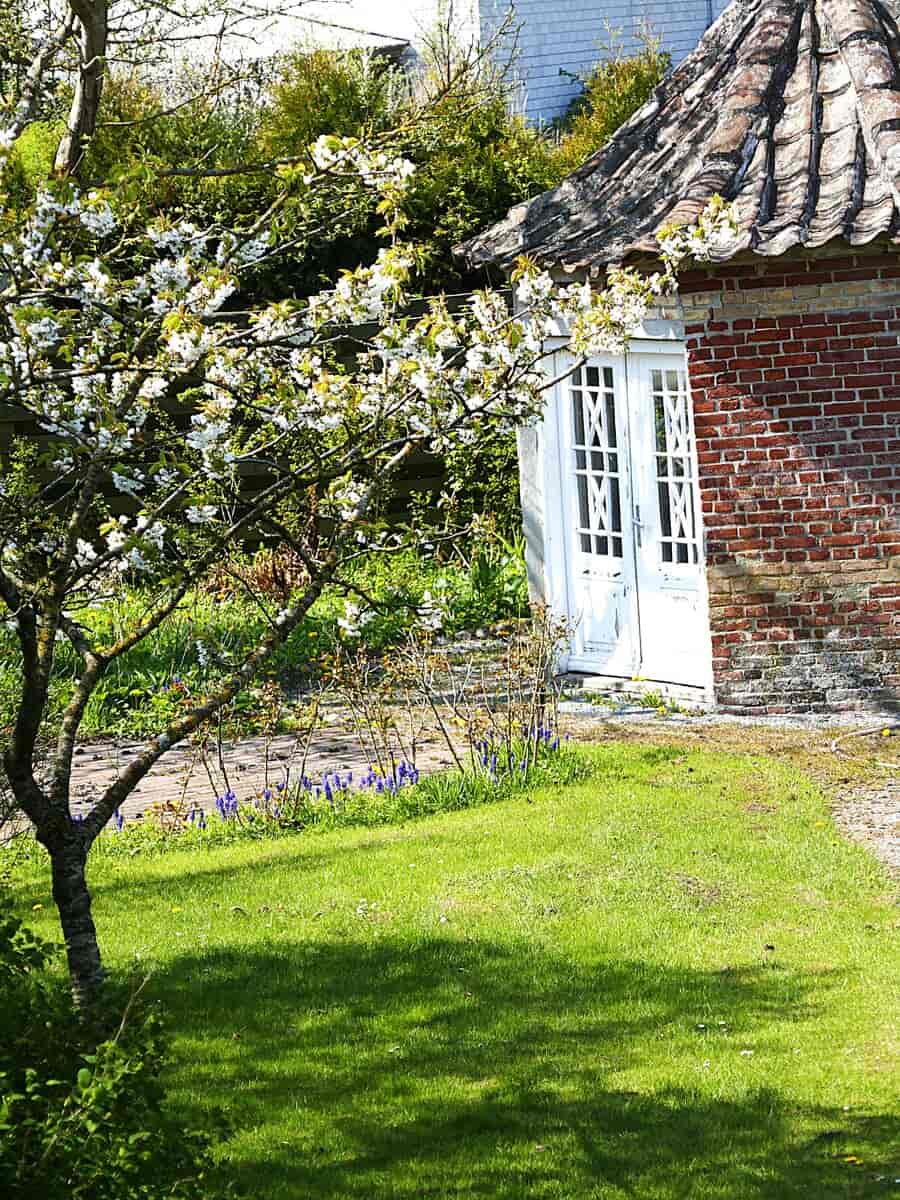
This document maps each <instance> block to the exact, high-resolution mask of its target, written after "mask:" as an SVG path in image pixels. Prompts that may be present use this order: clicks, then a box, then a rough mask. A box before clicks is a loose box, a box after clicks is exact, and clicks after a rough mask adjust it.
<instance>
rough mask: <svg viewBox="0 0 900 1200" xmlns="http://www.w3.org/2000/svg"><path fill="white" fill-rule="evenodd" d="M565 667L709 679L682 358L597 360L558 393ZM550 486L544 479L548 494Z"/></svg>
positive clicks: (665, 352)
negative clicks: (567, 632) (568, 634)
mask: <svg viewBox="0 0 900 1200" xmlns="http://www.w3.org/2000/svg"><path fill="white" fill-rule="evenodd" d="M556 435H557V439H558V442H557V449H558V454H557V456H556V462H557V464H558V470H559V472H560V475H561V477H562V478H561V483H562V488H561V493H562V500H563V504H562V508H563V523H564V526H565V536H564V538H563V546H562V549H563V557H564V560H565V571H566V577H567V578H566V606H567V610H568V615H569V618H570V620H571V621H572V623H573V625H574V626H575V631H574V635H573V640H572V645H571V651H570V655H569V668H570V669H571V670H576V671H589V672H593V673H597V674H602V675H611V676H617V677H624V678H632V677H635V676H640V677H642V678H644V679H647V680H654V681H658V682H664V683H673V684H681V685H686V686H695V687H703V686H706V685H707V684H708V682H709V678H710V674H711V651H710V640H709V625H708V616H707V609H706V594H705V581H704V578H703V560H702V543H701V536H700V526H699V509H698V503H697V493H696V486H697V484H696V467H695V462H696V457H695V451H694V439H693V423H692V417H691V406H690V396H689V392H688V384H687V372H686V365H685V360H684V355H683V354H677V353H672V352H671V350H670V349H669V348H668V347H666V346H662V347H654V348H652V349H651V350H644V351H635V352H630V353H629V354H627V355H626V356H624V357H623V358H609V359H593V360H591V362H590V363H589V364H588V365H587V366H583V367H580V368H578V369H577V370H576V371H575V372H574V373H573V374H572V375H571V376H570V377H569V378H568V379H567V380H566V381H565V382H564V383H563V384H562V385H561V386H560V390H559V394H558V403H557V429H556ZM553 484H554V480H553V479H552V478H550V477H549V475H548V478H547V480H546V486H547V487H548V489H551V488H553Z"/></svg>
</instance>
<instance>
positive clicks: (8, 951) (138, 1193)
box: [0, 899, 211, 1200]
mask: <svg viewBox="0 0 900 1200" xmlns="http://www.w3.org/2000/svg"><path fill="white" fill-rule="evenodd" d="M55 954H56V950H55V948H54V947H53V946H51V945H50V944H48V943H47V942H45V941H42V940H41V939H39V938H37V937H35V936H34V935H33V934H32V933H31V932H30V931H29V930H28V929H27V928H25V926H24V925H23V924H22V922H21V921H20V920H19V919H18V918H16V917H15V916H14V915H13V914H12V912H11V911H10V909H9V906H8V904H7V903H6V901H5V900H3V899H0V985H2V992H3V1005H2V1006H0V1194H2V1195H3V1196H4V1197H6V1198H8V1200H36V1198H37V1197H40V1198H41V1200H163V1198H164V1197H166V1198H169V1200H172V1198H176V1197H178V1198H182V1200H189V1198H196V1200H201V1198H202V1197H207V1198H208V1197H209V1196H210V1192H209V1190H208V1188H207V1186H206V1172H207V1170H208V1168H209V1166H210V1164H211V1158H210V1139H209V1137H208V1136H207V1134H205V1133H202V1132H199V1131H193V1130H186V1129H185V1128H184V1127H183V1124H182V1123H181V1122H180V1121H179V1120H178V1119H177V1117H176V1116H175V1114H173V1113H172V1112H171V1111H170V1109H169V1108H168V1107H167V1105H166V1097H165V1090H164V1087H163V1084H162V1081H161V1075H162V1071H163V1066H164V1062H165V1045H166V1043H165V1040H164V1039H163V1037H162V1036H161V1032H160V1024H159V1020H158V1018H157V1017H156V1016H155V1015H153V1014H152V1013H151V1012H148V1011H143V1012H141V1011H140V1009H139V1006H138V1005H134V1006H132V1011H131V1012H130V1013H129V1014H128V1017H127V1019H125V1020H123V1019H122V1018H121V1012H122V1009H121V1007H119V1009H118V1012H117V1013H116V1017H115V1023H114V1025H113V1027H112V1028H113V1029H115V1032H112V1029H107V1030H106V1031H101V1032H100V1033H98V1032H97V1029H96V1025H93V1024H90V1025H89V1024H87V1023H83V1022H80V1021H78V1020H77V1019H76V1018H75V1017H74V1015H73V1013H72V1009H71V1002H70V1000H69V997H68V994H67V993H66V992H65V990H64V987H63V984H62V983H61V982H60V981H59V979H58V978H55V977H53V976H52V975H51V974H50V973H49V970H48V968H49V967H50V966H51V964H52V962H53V959H54V957H55ZM110 987H111V989H112V985H110ZM113 994H114V993H113ZM115 1007H116V1006H115V1005H114V1006H113V1008H115ZM126 1011H127V1010H126Z"/></svg>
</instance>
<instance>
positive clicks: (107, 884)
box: [13, 745, 900, 1200]
mask: <svg viewBox="0 0 900 1200" xmlns="http://www.w3.org/2000/svg"><path fill="white" fill-rule="evenodd" d="M592 753H593V755H594V757H595V761H596V767H597V774H596V775H595V776H594V777H593V778H592V779H591V780H590V781H589V782H585V783H582V784H578V785H574V786H571V787H569V788H566V789H558V788H557V789H544V790H538V791H535V792H534V793H533V794H531V795H530V796H528V797H523V798H520V799H513V800H508V801H505V802H503V803H501V804H497V805H494V806H486V807H481V808H477V809H473V810H469V811H466V812H458V813H452V814H448V815H444V816H437V817H430V818H428V819H426V820H421V821H417V822H413V823H410V824H407V825H404V826H400V827H397V826H392V827H385V828H378V829H352V830H341V831H330V832H322V833H311V834H303V835H299V836H297V837H292V838H285V839H282V840H279V841H270V842H260V843H249V844H247V843H245V844H238V845H232V846H227V847H221V848H212V849H209V850H206V851H204V852H203V854H202V855H200V854H197V853H189V852H174V853H172V854H170V855H167V856H164V857H157V858H153V859H149V860H147V861H143V860H141V859H140V858H136V859H134V860H130V861H125V860H122V859H119V858H111V859H108V860H106V861H103V862H100V863H98V864H97V866H96V868H95V870H94V873H93V887H94V892H95V897H96V900H95V915H96V918H97V922H98V926H99V929H100V932H101V939H102V942H103V945H104V947H105V952H106V956H107V960H108V962H109V963H110V964H112V965H114V966H115V967H116V968H117V969H119V970H122V971H124V970H128V969H131V968H135V967H136V968H137V969H138V970H140V971H145V970H147V969H152V970H154V972H155V974H154V976H153V979H152V982H151V984H150V989H151V990H152V991H153V993H154V994H155V996H156V997H157V998H158V999H159V1001H160V1002H161V1004H162V1006H163V1007H164V1009H165V1011H166V1012H167V1013H168V1015H169V1018H170V1021H171V1024H172V1026H173V1027H174V1030H175V1032H176V1042H175V1064H174V1068H173V1080H172V1084H173V1094H174V1097H175V1099H176V1101H177V1103H178V1104H179V1105H180V1106H182V1107H183V1110H184V1112H185V1119H186V1121H188V1122H191V1123H193V1122H197V1121H200V1122H203V1121H205V1120H207V1119H209V1115H210V1113H211V1111H212V1110H213V1109H214V1108H216V1107H217V1106H221V1105H227V1106H228V1107H229V1109H230V1111H231V1114H232V1117H233V1120H234V1121H235V1125H236V1130H235V1133H234V1135H233V1136H232V1137H231V1138H230V1140H229V1141H228V1142H227V1143H225V1144H224V1145H223V1148H222V1152H221V1153H222V1171H223V1177H224V1178H228V1179H235V1180H236V1181H237V1182H238V1183H239V1184H240V1185H242V1186H244V1187H245V1188H246V1189H247V1191H248V1192H249V1193H250V1194H252V1195H255V1196H261V1197H266V1198H267V1200H287V1198H291V1200H293V1198H306V1197H311V1198H326V1197H327V1198H334V1200H337V1198H342V1200H356V1198H358V1200H370V1198H373V1197H391V1198H397V1200H401V1198H402V1200H407V1198H409V1200H412V1198H413V1197H426V1196H427V1197H432V1198H435V1197H471V1196H479V1197H481V1196H483V1197H499V1198H501V1200H521V1198H523V1197H528V1198H529V1200H532V1198H533V1200H544V1198H550V1197H553V1198H559V1200H564V1198H565V1200H574V1198H585V1200H587V1198H592V1200H593V1198H602V1200H625V1198H626V1197H628V1198H629V1200H632V1198H634V1197H638V1198H640V1200H677V1198H682V1197H685V1198H687V1197H690V1198H691V1200H745V1198H746V1200H756V1198H759V1200H782V1198H792V1200H793V1198H797V1200H799V1198H801V1197H804V1198H806V1197H811V1196H814V1197H816V1198H817V1200H828V1198H832V1197H834V1198H837V1197H841V1198H843V1197H848V1198H850V1197H869V1196H881V1195H891V1194H896V1192H897V1187H898V1185H896V1183H895V1181H896V1180H897V1178H898V1177H900V1162H898V1160H897V1157H896V1156H897V1150H898V1130H900V1122H898V1117H897V1084H896V1079H897V1074H896V1068H897V1050H898V1042H897V1029H898V1027H900V1005H898V1001H897V991H896V980H897V971H898V966H900V962H898V956H897V953H896V949H895V948H892V944H891V939H892V937H893V936H895V934H896V926H897V916H896V909H895V908H894V907H892V897H891V894H890V889H889V887H888V883H887V880H886V879H885V877H884V875H883V874H882V872H881V870H880V869H879V868H878V867H877V865H876V864H875V863H874V862H873V860H871V859H870V858H869V857H868V856H867V855H866V854H865V853H864V852H863V851H862V850H860V849H859V848H857V847H853V846H851V845H849V844H848V843H846V842H844V841H843V840H841V839H839V838H838V837H837V835H836V832H835V829H834V827H833V826H832V824H831V822H830V819H829V817H828V815H827V808H826V804H825V802H824V799H823V797H822V795H821V793H820V792H819V791H818V790H817V789H816V787H815V786H814V785H813V784H812V783H811V782H810V781H809V780H808V779H807V778H806V777H805V776H804V775H802V774H801V773H799V772H797V771H796V770H795V769H793V768H792V767H790V766H787V765H785V764H781V763H778V762H776V761H774V760H772V759H768V758H765V757H762V756H749V755H736V754H726V753H713V752H708V751H703V750H691V751H688V752H685V751H683V750H679V749H677V748H671V747H657V748H654V747H647V746H640V745H637V746H635V745H605V746H603V747H599V748H596V749H595V750H594V751H592ZM28 871H29V872H30V873H27V874H21V873H20V874H18V875H17V876H16V877H15V878H14V881H13V886H14V888H15V889H16V893H17V896H18V898H19V899H20V900H21V903H22V905H23V906H24V907H26V908H28V909H30V908H31V907H32V906H33V905H35V904H43V905H44V906H45V907H44V909H43V910H38V911H37V912H36V913H34V914H32V915H33V916H34V918H35V921H36V922H37V928H38V930H39V931H40V932H45V933H47V932H52V930H53V926H52V922H51V914H50V900H49V892H48V886H47V880H46V877H45V876H39V875H38V874H35V869H34V868H33V867H31V868H28Z"/></svg>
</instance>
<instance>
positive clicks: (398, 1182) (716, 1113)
mask: <svg viewBox="0 0 900 1200" xmlns="http://www.w3.org/2000/svg"><path fill="white" fill-rule="evenodd" d="M833 982H839V981H838V980H837V979H832V978H830V977H828V976H827V975H825V976H823V975H817V976H815V977H810V976H807V977H803V976H799V975H797V974H795V973H791V972H787V971H778V970H776V969H773V968H765V967H760V968H754V969H746V970H733V971H727V972H714V971H700V970H690V969H684V968H671V969H670V968H662V967H660V966H655V965H652V964H647V963H643V962H638V961H632V962H628V961H623V962H617V963H606V962H597V963H596V964H594V965H586V964H585V963H584V961H583V960H582V961H579V962H574V961H572V960H571V959H567V958H565V957H563V956H561V955H554V954H552V953H549V952H547V951H546V950H545V949H543V948H542V947H540V946H538V945H535V944H534V943H531V942H528V943H526V942H522V944H521V945H520V946H518V947H515V948H511V947H510V946H508V945H504V946H501V945H498V944H497V943H493V942H489V941H477V940H472V941H459V940H454V939H452V938H434V939H428V940H423V941H420V942H418V943H415V942H410V941H408V940H404V941H401V940H399V939H396V940H395V939H388V938H385V939H383V940H381V941H376V942H363V941H354V940H351V939H349V938H348V939H346V940H345V941H341V942H339V943H335V942H323V943H318V944H312V945H296V944H294V945H291V946H286V947H285V949H284V950H283V951H280V950H278V949H267V950H263V951H259V952H255V951H244V950H242V951H215V950H214V951H210V952H208V953H207V954H206V955H204V956H203V957H201V958H194V957H185V958H182V959H180V960H178V961H176V962H175V963H174V964H173V965H172V967H171V969H170V970H168V971H167V972H166V976H165V977H164V978H161V979H160V980H159V981H158V982H157V987H158V988H159V989H160V990H162V991H163V992H164V999H165V1002H166V1005H167V1007H168V1008H169V1010H170V1011H171V1013H172V1016H173V1022H174V1024H175V1025H176V1027H177V1028H180V1029H181V1030H182V1031H184V1032H185V1034H186V1035H189V1036H190V1039H191V1040H190V1050H189V1051H187V1050H185V1061H184V1071H185V1076H188V1075H189V1076H190V1079H191V1086H192V1088H193V1091H194V1094H195V1095H202V1096H208V1097H209V1100H210V1103H215V1102H216V1101H218V1102H222V1101H223V1100H226V1101H227V1100H229V1099H230V1100H231V1101H232V1112H233V1116H234V1119H235V1121H236V1124H237V1127H238V1132H237V1134H236V1136H235V1139H234V1141H233V1142H232V1145H231V1148H230V1154H229V1159H228V1163H227V1171H228V1176H229V1178H233V1177H236V1179H237V1182H238V1183H239V1184H241V1185H243V1186H244V1187H246V1189H247V1191H248V1192H249V1193H250V1194H253V1195H256V1196H260V1197H263V1196H264V1197H270V1196H271V1197H273V1198H274V1197H298V1198H300V1197H323V1198H325V1197H327V1198H333V1200H337V1198H338V1197H343V1198H346V1200H363V1198H365V1200H371V1198H378V1197H392V1198H397V1200H407V1198H409V1200H412V1198H413V1197H424V1196H427V1197H460V1196H484V1197H497V1198H499V1200H522V1198H524V1197H528V1198H529V1200H531V1198H535V1200H537V1198H543V1197H558V1198H576V1197H585V1198H587V1197H591V1198H593V1197H599V1198H606V1197H610V1198H613V1197H626V1196H627V1197H639V1198H641V1200H644V1198H646V1200H651V1198H654V1197H659V1198H666V1200H675V1198H676V1197H703V1198H715V1200H743V1198H745V1197H746V1198H747V1200H757V1198H759V1200H778V1198H789V1200H795V1198H796V1200H800V1198H801V1197H816V1198H817V1200H818V1198H828V1197H855V1196H869V1195H882V1194H889V1193H888V1187H889V1183H888V1182H887V1181H884V1180H881V1181H878V1182H876V1176H879V1175H882V1176H885V1175H888V1174H889V1173H890V1172H891V1170H892V1168H890V1166H889V1163H888V1161H887V1154H888V1147H889V1145H890V1143H891V1142H893V1143H894V1144H896V1140H897V1137H898V1133H900V1121H898V1120H897V1119H895V1118H894V1117H892V1116H891V1115H890V1114H884V1115H877V1116H873V1115H869V1116H867V1117H861V1116H859V1117H857V1116H854V1115H853V1114H851V1113H847V1112H844V1111H842V1110H830V1109H828V1108H824V1107H820V1108H810V1109H808V1110H799V1109H798V1108H797V1106H796V1104H794V1103H793V1102H792V1101H791V1099H790V1097H789V1095H788V1094H787V1092H786V1091H785V1090H782V1088H781V1087H780V1086H779V1080H777V1079H768V1078H766V1076H765V1074H762V1073H760V1072H758V1071H757V1070H755V1069H754V1070H751V1068H750V1067H749V1060H748V1059H747V1058H744V1059H742V1058H741V1057H740V1049H741V1047H745V1046H750V1047H752V1048H753V1050H754V1055H755V1058H754V1059H753V1063H754V1067H759V1065H760V1063H764V1062H765V1057H766V1053H767V1049H770V1048H771V1049H772V1050H774V1049H775V1048H776V1044H777V1048H778V1051H779V1053H780V1054H782V1055H783V1045H781V1043H782V1042H783V1038H784V1035H785V1027H786V1026H787V1025H789V1024H790V1023H792V1022H803V1021H806V1020H809V1019H811V1018H813V1017H814V1016H815V1012H816V1009H815V1004H814V1003H813V1001H812V998H811V994H810V993H811V991H812V988H813V987H815V990H816V993H817V996H818V997H819V998H820V997H821V995H822V992H823V989H827V987H828V986H829V985H830V984H831V983H833ZM719 1022H725V1024H724V1025H720V1024H719ZM700 1025H705V1026H706V1028H704V1029H701V1028H698V1026H700ZM694 1049H696V1052H694ZM673 1055H675V1056H677V1057H675V1058H673V1057H672V1056H673ZM188 1058H189V1059H190V1061H187V1060H188ZM723 1059H726V1060H728V1061H730V1062H731V1063H733V1064H735V1065H736V1066H739V1064H741V1063H742V1062H743V1063H744V1064H745V1065H746V1072H745V1078H746V1084H745V1085H743V1084H741V1083H740V1082H739V1081H737V1082H735V1083H734V1084H733V1085H732V1087H731V1093H732V1094H730V1095H726V1096H724V1097H723V1096H717V1095H716V1094H715V1089H714V1088H711V1087H708V1086H705V1085H704V1075H703V1072H704V1070H705V1069H706V1068H704V1066H703V1063H704V1061H705V1060H710V1061H711V1062H712V1063H719V1062H721V1061H722V1060H723ZM773 1061H774V1054H773ZM778 1061H780V1062H781V1063H782V1064H783V1063H784V1058H783V1057H781V1058H780V1059H779V1060H778ZM677 1062H680V1063H681V1064H682V1066H681V1069H680V1070H681V1073H680V1074H679V1069H678V1068H677V1067H676V1066H674V1065H673V1064H674V1063H677ZM685 1062H688V1063H690V1064H691V1065H690V1067H685V1066H684V1064H685ZM667 1064H668V1065H667ZM630 1068H634V1069H643V1070H645V1071H646V1072H647V1074H646V1075H645V1076H644V1078H645V1079H646V1080H647V1082H646V1085H644V1084H643V1083H642V1084H641V1088H642V1090H641V1091H640V1092H630V1091H625V1090H622V1088H621V1086H619V1087H617V1086H616V1079H617V1075H616V1072H618V1071H621V1070H623V1069H630ZM688 1076H692V1077H688ZM673 1078H677V1080H678V1083H677V1085H675V1084H673ZM708 1078H709V1076H706V1079H708ZM198 1115H202V1114H199V1113H198V1112H195V1113H193V1114H191V1116H192V1118H194V1119H196V1118H197V1116H198ZM266 1124H268V1125H269V1127H270V1128H269V1130H268V1132H265V1133H263V1132H262V1130H261V1127H262V1126H264V1125H266ZM851 1155H852V1156H853V1157H854V1158H856V1159H859V1160H862V1163H861V1164H860V1163H859V1162H848V1161H846V1159H847V1156H851ZM897 1174H898V1171H897V1168H896V1166H895V1167H894V1168H893V1174H891V1175H890V1183H892V1182H893V1179H894V1177H895V1176H896V1175H897Z"/></svg>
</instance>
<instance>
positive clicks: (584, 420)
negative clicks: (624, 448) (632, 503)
mask: <svg viewBox="0 0 900 1200" xmlns="http://www.w3.org/2000/svg"><path fill="white" fill-rule="evenodd" d="M613 388H614V377H613V371H612V368H611V367H603V368H602V369H601V368H600V367H581V368H579V369H578V370H577V371H576V372H575V373H574V374H573V375H572V377H571V379H570V380H569V389H570V396H571V403H572V416H573V421H572V429H573V433H574V438H575V440H574V444H573V447H572V451H573V462H572V465H573V467H574V470H575V482H576V494H577V497H578V512H577V513H576V514H575V515H576V521H577V524H576V527H575V532H576V535H577V539H578V546H579V548H580V549H581V551H582V552H583V553H585V554H593V555H595V556H597V557H600V558H622V557H623V541H622V537H621V534H622V499H621V477H620V474H619V455H618V454H617V453H616V450H617V447H618V430H617V428H616V406H615V393H614V390H613ZM614 535H618V536H614Z"/></svg>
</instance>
